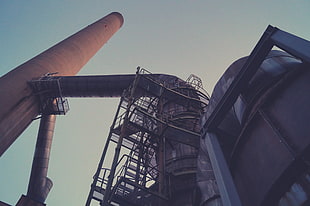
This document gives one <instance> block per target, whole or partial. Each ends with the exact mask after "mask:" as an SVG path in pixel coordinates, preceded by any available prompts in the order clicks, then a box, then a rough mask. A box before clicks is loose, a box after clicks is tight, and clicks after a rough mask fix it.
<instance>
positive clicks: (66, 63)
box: [0, 12, 124, 156]
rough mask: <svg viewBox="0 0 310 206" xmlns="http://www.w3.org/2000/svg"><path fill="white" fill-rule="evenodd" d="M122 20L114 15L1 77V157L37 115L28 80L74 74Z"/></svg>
mask: <svg viewBox="0 0 310 206" xmlns="http://www.w3.org/2000/svg"><path fill="white" fill-rule="evenodd" d="M123 21H124V20H123V17H122V15H121V14H119V13H116V12H113V13H111V14H109V15H107V16H105V17H103V18H102V19H100V20H98V21H97V22H95V23H93V24H91V25H89V26H87V27H86V28H84V29H82V30H81V31H79V32H77V33H76V34H74V35H72V36H71V37H69V38H67V39H65V40H63V41H62V42H60V43H58V44H56V45H55V46H53V47H51V48H50V49H48V50H46V51H44V52H42V53H41V54H39V55H38V56H36V57H34V58H32V59H30V60H29V61H27V62H26V63H24V64H22V65H20V66H18V67H16V68H15V69H13V70H12V71H10V72H9V73H7V74H5V75H4V76H2V77H1V78H0V105H1V107H0V156H1V155H2V154H3V153H4V152H5V150H6V149H7V148H8V147H9V146H10V145H11V144H12V143H13V142H14V141H15V139H16V138H17V137H18V136H19V135H20V134H21V133H22V131H23V130H24V129H25V128H26V127H27V126H28V125H29V124H30V123H31V121H32V119H33V118H35V117H36V116H37V115H38V113H39V106H38V101H37V99H36V97H35V96H34V95H33V93H32V89H31V88H30V86H29V85H28V81H30V80H32V79H38V78H40V77H42V76H44V75H46V74H49V73H57V74H59V75H63V76H68V75H75V74H77V73H78V72H79V71H80V69H81V68H82V67H83V66H84V65H85V64H86V63H87V62H88V60H89V59H90V58H91V57H92V56H93V55H94V54H95V53H96V52H97V51H98V50H99V49H100V48H101V47H102V46H103V45H104V44H105V43H106V42H107V41H108V40H109V39H110V37H111V36H112V35H113V34H114V33H115V32H116V31H117V30H118V29H119V28H120V27H121V26H122V24H123Z"/></svg>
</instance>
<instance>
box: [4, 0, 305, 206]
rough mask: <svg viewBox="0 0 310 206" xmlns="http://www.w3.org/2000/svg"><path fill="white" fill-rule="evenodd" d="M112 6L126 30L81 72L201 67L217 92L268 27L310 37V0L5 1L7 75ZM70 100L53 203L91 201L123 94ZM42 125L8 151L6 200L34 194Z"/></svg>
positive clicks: (62, 123) (59, 141)
mask: <svg viewBox="0 0 310 206" xmlns="http://www.w3.org/2000/svg"><path fill="white" fill-rule="evenodd" d="M112 11H118V12H120V13H122V14H123V16H124V19H125V22H124V25H123V27H122V28H121V30H120V31H118V32H117V33H116V34H115V35H114V36H113V38H112V39H111V40H110V41H109V42H108V44H106V45H105V47H103V49H101V50H100V51H99V52H98V53H97V55H96V56H95V57H94V58H93V59H92V60H91V61H90V62H89V63H88V64H87V65H86V66H85V67H84V68H83V69H82V71H81V72H80V73H79V74H81V75H82V74H128V73H131V74H132V73H135V71H136V67H137V66H142V67H144V68H147V69H148V70H149V71H151V72H152V73H167V74H173V75H176V76H179V77H180V78H182V79H186V78H187V77H188V76H189V75H190V74H192V73H193V74H195V75H197V76H199V77H201V78H202V80H203V82H204V86H205V89H206V90H207V91H209V93H211V92H212V89H213V87H214V85H215V83H216V81H217V80H218V79H219V77H220V76H221V74H222V73H223V72H224V71H225V69H226V68H227V67H228V66H229V65H230V64H231V63H232V62H233V61H235V60H236V59H238V58H240V57H243V56H246V55H248V54H249V53H250V52H251V50H252V49H253V47H254V46H255V44H256V42H257V41H258V39H259V37H260V36H261V34H262V33H263V31H264V30H265V29H266V27H267V25H268V24H271V25H273V26H277V27H279V28H280V29H283V30H285V31H288V32H290V33H293V34H296V35H298V36H301V37H303V38H305V39H308V40H310V26H309V19H310V1H309V0H260V1H254V0H248V1H242V0H231V1H224V0H200V1H199V0H178V1H176V0H174V1H173V0H170V1H167V0H156V1H146V0H144V1H141V0H140V1H138V0H131V1H121V0H119V1H115V0H88V1H85V0H53V1H42V0H27V1H22V0H19V1H18V0H2V1H0V57H1V61H0V75H3V74H5V73H7V72H8V71H10V70H11V69H13V68H15V67H16V66H18V65H20V64H22V63H23V62H25V61H27V60H28V59H30V58H32V57H33V56H35V55H37V54H38V53H40V52H42V51H43V50H45V49H47V48H49V47H51V46H52V45H54V44H55V43H57V42H59V41H61V40H63V39H64V38H66V37H68V36H69V35H71V34H73V33H75V32H76V31H78V30H80V29H82V28H83V27H85V26H87V25H88V24H91V23H92V22H94V21H95V20H97V19H99V18H101V17H103V16H105V15H107V14H109V13H110V12H112ZM69 103H70V108H71V110H70V112H69V113H68V114H67V115H66V116H59V117H58V118H57V124H56V131H55V136H54V142H53V146H52V152H51V160H50V169H49V175H48V176H49V177H50V178H51V179H52V180H53V182H54V187H53V189H52V191H51V193H50V195H49V197H48V199H47V201H46V202H47V204H48V205H52V206H56V205H57V206H58V205H83V204H85V200H86V197H87V194H88V191H89V188H90V184H91V181H92V176H93V174H94V172H95V169H96V167H97V163H98V161H99V157H100V155H101V149H102V147H103V146H104V142H105V139H106V137H107V134H108V129H109V127H110V125H111V123H112V120H113V116H114V114H115V111H116V107H117V104H118V99H69ZM0 106H1V105H0ZM37 130H38V121H36V122H34V123H33V124H32V125H31V126H30V127H29V128H28V129H27V130H26V131H25V132H24V133H23V134H22V135H21V136H20V138H19V139H18V140H17V141H16V142H15V143H14V144H13V146H11V147H10V149H9V150H8V151H7V152H6V153H5V154H4V155H3V156H2V157H1V158H0V200H2V201H4V202H7V203H10V204H15V203H16V202H17V200H18V199H19V198H20V196H21V194H26V192H27V185H28V180H29V174H30V169H31V162H32V156H33V152H34V146H35V140H36V135H37Z"/></svg>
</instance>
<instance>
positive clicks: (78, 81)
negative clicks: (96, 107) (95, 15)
mask: <svg viewBox="0 0 310 206" xmlns="http://www.w3.org/2000/svg"><path fill="white" fill-rule="evenodd" d="M122 24H123V18H122V16H121V15H120V14H119V13H112V14H110V15H108V16H106V17H104V18H103V19H101V20H99V21H98V22H96V23H94V24H92V25H91V26H89V27H87V28H85V29H84V30H82V31H80V32H78V33H77V34H75V35H73V36H72V37H69V38H68V39H66V40H64V41H63V42H61V43H59V44H58V45H56V46H54V47H52V48H51V49H49V50H47V51H45V52H43V53H42V54H40V55H38V56H37V57H35V58H33V59H32V60H30V61H28V62H26V63H25V64H23V65H21V66H19V67H17V68H16V69H14V70H12V71H11V72H9V73H8V74H6V75H4V76H3V77H1V78H0V94H1V95H2V96H4V97H5V98H2V99H6V100H7V99H9V100H10V101H6V102H3V101H1V105H3V106H1V108H0V154H3V153H4V152H5V150H6V149H7V148H8V147H9V146H10V145H11V144H12V143H13V142H14V140H15V139H16V138H17V137H18V135H19V134H20V133H21V132H22V131H23V130H24V129H25V128H26V127H27V126H28V125H29V124H30V123H31V121H32V120H33V119H34V118H35V117H36V116H37V115H40V118H41V123H40V129H39V134H38V139H37V145H36V151H35V155H34V160H33V166H32V171H31V176H30V180H29V187H28V192H27V195H25V196H24V195H23V196H22V197H21V199H20V200H19V202H18V203H17V205H21V206H27V205H38V206H39V205H45V199H46V197H47V195H48V192H49V190H50V189H51V186H52V181H51V180H49V179H48V178H47V170H48V160H49V151H50V147H51V141H52V137H53V130H54V125H55V117H56V115H59V114H65V113H66V112H67V110H68V105H67V104H68V102H67V100H66V97H120V102H119V105H118V109H117V112H116V114H115V118H114V120H113V123H112V126H111V128H110V132H109V135H108V137H107V140H106V144H105V146H104V149H103V152H102V156H101V159H100V160H98V161H99V163H98V167H97V170H96V171H94V177H93V180H92V183H91V184H90V191H89V195H88V197H85V198H86V206H88V205H104V206H109V205H121V206H158V205H163V206H168V205H172V206H174V205H175V206H177V205H186V206H187V205H195V206H200V205H201V206H222V205H224V206H239V205H240V206H241V205H244V206H248V205H251V206H265V205H277V206H289V205H291V206H305V205H309V204H310V174H309V172H310V166H309V161H310V155H309V154H310V138H309V136H310V130H309V129H308V123H307V120H308V119H309V118H310V109H309V108H308V105H310V95H309V94H308V90H309V89H310V81H309V80H310V71H309V64H310V42H309V41H306V40H304V39H301V38H299V37H296V36H294V35H292V34H289V33H286V32H284V31H281V30H279V29H277V28H275V27H272V26H268V28H267V29H266V31H265V33H264V34H263V36H262V37H261V39H260V40H259V42H258V43H257V45H256V46H255V48H254V50H253V51H252V53H251V54H250V56H249V57H245V58H242V59H239V60H237V61H236V62H234V63H233V64H232V65H231V66H230V67H229V68H228V69H227V70H226V72H225V73H224V74H223V76H222V77H221V78H220V80H219V81H218V83H217V84H216V86H215V89H214V91H213V93H212V95H211V97H209V95H208V94H207V92H205V91H204V90H203V88H202V82H201V80H200V79H199V78H198V77H196V76H195V75H191V76H190V77H189V78H188V79H187V80H186V81H184V80H181V79H179V78H178V77H175V76H172V75H166V74H151V73H150V72H148V71H146V70H145V69H142V68H138V69H137V72H136V74H132V75H130V74H129V75H103V76H71V75H75V74H76V73H77V72H78V71H79V70H80V69H81V67H82V66H83V65H84V64H85V63H86V62H87V60H88V59H89V58H90V57H91V56H92V55H94V53H95V52H96V51H97V50H98V49H99V48H100V47H101V46H102V45H103V44H104V43H105V42H106V41H107V39H109V38H110V37H111V36H112V34H113V33H114V32H116V31H117V29H118V28H120V26H121V25H122ZM274 47H276V48H278V49H281V50H282V51H279V50H272V49H273V48H274ZM81 60H82V61H81ZM13 78H14V79H15V81H14V83H12V79H13ZM16 82H17V83H16ZM7 91H10V93H9V92H7ZM12 94H15V95H14V96H12ZM17 114H18V115H17ZM21 114H22V115H21ZM107 154H109V155H107ZM110 157H112V158H110ZM81 204H82V203H81ZM0 205H7V204H5V203H2V202H0Z"/></svg>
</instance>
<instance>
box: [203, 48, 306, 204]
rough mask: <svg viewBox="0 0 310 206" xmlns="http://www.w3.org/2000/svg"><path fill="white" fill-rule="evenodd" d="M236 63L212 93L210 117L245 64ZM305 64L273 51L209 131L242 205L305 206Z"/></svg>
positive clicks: (207, 115)
mask: <svg viewBox="0 0 310 206" xmlns="http://www.w3.org/2000/svg"><path fill="white" fill-rule="evenodd" d="M247 60H248V59H247V58H242V59H239V60H237V61H236V62H234V63H233V64H232V65H231V66H230V67H229V68H228V69H227V71H226V72H225V73H224V75H223V76H222V77H221V79H220V80H219V81H218V83H217V85H216V86H215V89H214V91H213V93H212V96H211V99H210V104H209V109H208V110H210V111H208V112H207V113H206V114H205V117H206V118H209V117H210V114H211V113H212V110H213V109H214V108H215V105H216V104H218V102H219V99H221V97H223V95H224V94H225V93H226V92H227V88H229V86H230V84H231V83H232V82H233V80H234V78H235V77H236V76H237V75H238V73H239V72H240V70H241V68H242V66H243V65H244V64H245V62H246V61H247ZM308 67H309V65H308V64H307V63H305V62H303V61H302V60H300V59H298V58H296V57H293V56H291V55H289V54H288V53H286V52H283V51H276V50H275V51H271V52H270V53H269V54H268V55H267V56H266V57H265V59H264V61H263V62H262V64H261V65H260V67H259V69H258V70H257V72H256V73H255V75H254V76H253V77H252V78H251V79H250V81H249V82H248V85H247V87H246V88H244V89H243V90H242V92H241V94H240V95H239V96H238V98H237V100H236V101H234V103H233V106H232V108H231V109H230V110H229V112H228V113H227V114H226V115H225V117H224V118H223V119H222V122H221V123H220V124H219V125H218V127H217V128H216V129H215V130H213V132H214V133H215V134H216V136H217V137H218V140H219V142H220V144H221V148H222V150H223V152H224V155H225V157H226V161H227V163H228V165H229V167H230V172H231V174H232V178H233V180H234V183H235V185H236V188H237V191H238V194H239V197H240V200H241V202H242V204H243V205H252V206H262V205H279V206H282V205H294V206H295V205H296V206H297V205H298V206H301V205H308V204H309V199H310V190H309V188H310V187H309V186H310V178H309V177H310V176H309V169H310V167H309V154H310V153H309V152H310V139H309V136H310V130H309V124H308V119H309V118H310V110H309V105H310V95H309V92H308V91H309V89H310V81H309V79H310V71H309V68H308Z"/></svg>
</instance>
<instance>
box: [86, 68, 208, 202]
mask: <svg viewBox="0 0 310 206" xmlns="http://www.w3.org/2000/svg"><path fill="white" fill-rule="evenodd" d="M143 72H145V70H140V71H139V72H137V76H136V78H135V81H134V82H133V84H132V85H131V86H130V88H128V90H126V91H124V94H123V96H122V98H121V100H120V103H119V106H118V109H117V113H116V116H115V118H114V121H113V124H112V126H111V128H110V132H109V136H108V138H107V142H106V145H105V148H104V150H103V154H102V157H101V160H100V162H99V164H98V169H97V172H96V174H95V175H94V178H93V183H92V185H91V189H90V193H89V196H88V199H87V202H86V205H87V206H88V205H90V204H91V202H92V201H93V200H95V201H97V202H98V203H99V204H100V205H128V206H131V205H135V206H139V205H141V206H142V205H150V202H153V204H151V205H163V204H162V203H164V202H167V201H168V199H169V190H168V182H167V180H166V174H165V169H164V164H165V163H164V158H163V157H164V153H163V149H162V148H163V141H164V140H163V139H164V137H165V136H166V134H169V133H173V132H176V131H177V132H178V133H179V134H180V135H179V136H180V137H179V138H178V140H177V141H181V142H182V141H183V143H185V144H189V145H196V146H198V141H199V134H198V133H195V132H193V131H189V130H186V129H184V128H182V127H179V126H177V125H173V123H170V122H169V121H170V120H171V119H173V115H170V114H168V113H163V111H162V105H160V104H161V102H173V101H177V102H178V104H180V105H182V106H183V107H184V106H185V105H186V106H187V105H189V102H195V103H194V104H200V105H203V106H206V104H207V103H206V102H203V101H201V99H198V98H192V97H190V95H188V94H184V93H182V92H179V91H175V90H173V89H171V87H170V88H169V87H167V86H166V82H164V81H162V82H161V81H159V80H158V79H157V80H154V79H151V78H149V77H150V76H149V75H147V74H146V75H145V74H143ZM170 85H171V83H170ZM177 86H179V85H177ZM184 91H185V90H184ZM195 91H196V90H195ZM186 92H188V88H187V90H186ZM191 104H192V103H191ZM174 118H175V117H174ZM182 136H186V137H187V138H188V136H190V138H191V139H193V140H190V141H187V140H186V141H185V140H184V139H185V138H183V139H182ZM113 147H114V148H115V153H114V157H113V160H111V159H108V156H107V155H106V154H107V152H108V150H109V148H113ZM154 203H155V204H154Z"/></svg>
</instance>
